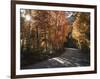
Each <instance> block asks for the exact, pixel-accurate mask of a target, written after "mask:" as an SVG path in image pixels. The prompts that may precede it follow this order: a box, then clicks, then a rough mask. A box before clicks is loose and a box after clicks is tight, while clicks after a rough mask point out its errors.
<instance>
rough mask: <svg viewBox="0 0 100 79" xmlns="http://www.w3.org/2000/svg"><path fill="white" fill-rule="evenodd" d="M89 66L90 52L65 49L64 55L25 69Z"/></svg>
mask: <svg viewBox="0 0 100 79" xmlns="http://www.w3.org/2000/svg"><path fill="white" fill-rule="evenodd" d="M89 65H90V53H89V52H85V53H83V52H82V51H80V50H79V49H75V48H65V51H64V53H62V54H61V55H59V56H55V57H53V58H49V59H47V60H44V61H41V62H38V63H35V64H32V65H30V66H27V67H24V69H39V68H58V67H77V66H89Z"/></svg>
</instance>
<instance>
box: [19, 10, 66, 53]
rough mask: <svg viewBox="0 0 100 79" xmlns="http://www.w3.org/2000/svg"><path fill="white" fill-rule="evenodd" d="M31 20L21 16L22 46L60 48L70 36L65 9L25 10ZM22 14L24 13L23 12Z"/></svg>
mask: <svg viewBox="0 0 100 79" xmlns="http://www.w3.org/2000/svg"><path fill="white" fill-rule="evenodd" d="M25 11H26V12H25V14H24V15H29V16H30V17H31V18H30V20H26V19H25V18H23V17H21V48H22V50H26V49H33V50H34V49H41V50H42V51H49V52H50V53H52V51H51V50H59V49H61V48H63V44H64V42H65V41H66V37H67V36H68V32H67V31H68V24H67V19H66V14H65V12H63V11H46V10H25ZM21 15H22V14H21Z"/></svg>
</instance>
